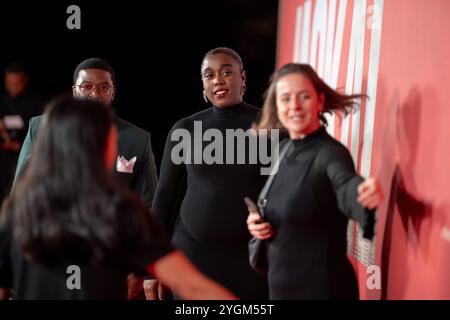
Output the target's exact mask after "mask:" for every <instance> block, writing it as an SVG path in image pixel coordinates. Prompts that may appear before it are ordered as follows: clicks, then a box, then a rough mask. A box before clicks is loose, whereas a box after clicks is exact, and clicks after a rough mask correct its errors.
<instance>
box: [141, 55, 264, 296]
mask: <svg viewBox="0 0 450 320" xmlns="http://www.w3.org/2000/svg"><path fill="white" fill-rule="evenodd" d="M201 76H202V81H203V88H204V91H203V95H204V98H205V100H206V101H208V100H209V101H210V102H211V103H212V105H213V106H212V107H211V108H209V109H206V110H204V111H201V112H198V113H196V114H194V115H192V116H190V117H187V118H184V119H182V120H180V121H178V122H177V123H176V124H175V125H174V127H173V128H172V130H171V132H170V133H169V135H168V138H167V142H166V146H165V150H164V156H163V159H162V164H161V172H160V180H159V182H158V186H157V189H156V193H155V197H154V200H153V207H152V212H153V214H154V215H155V216H156V217H157V218H158V219H159V220H160V221H161V222H162V223H163V224H164V225H165V226H166V227H167V228H168V229H169V230H171V231H172V232H173V244H174V245H175V246H176V247H177V248H179V249H181V250H182V251H183V252H184V253H185V254H186V255H187V256H188V257H189V258H190V259H191V261H192V262H193V263H194V264H196V266H197V267H198V268H199V269H200V270H201V271H202V272H204V273H205V274H206V275H208V276H209V277H211V278H212V279H215V280H216V281H218V282H219V283H221V284H222V285H224V286H225V287H227V288H228V289H230V290H231V291H232V292H234V293H235V294H236V295H237V296H238V297H239V298H241V299H266V298H267V297H268V289H267V281H266V278H265V277H263V276H261V275H259V274H258V273H256V272H255V271H253V270H252V269H251V267H250V266H249V263H248V250H247V243H248V240H249V239H250V235H249V234H248V231H247V229H246V224H245V221H246V218H247V212H246V209H245V205H244V202H243V198H244V197H245V196H252V197H254V198H256V197H257V195H258V193H259V191H260V190H261V188H262V186H263V185H264V182H265V179H266V177H265V176H262V175H261V173H260V168H261V167H260V165H258V164H249V161H245V163H246V164H237V162H236V160H237V159H236V155H237V153H238V152H239V151H242V148H245V150H246V156H247V157H248V140H246V144H245V145H244V146H237V147H236V146H235V147H234V157H233V159H232V160H233V161H231V162H232V163H227V155H228V156H229V155H230V150H227V149H226V147H227V146H226V143H225V137H226V133H225V130H226V129H243V130H244V131H245V130H247V129H249V128H250V127H251V124H252V123H253V122H254V121H255V120H256V118H257V115H258V113H259V112H260V109H258V108H256V107H253V106H251V105H249V104H247V103H245V102H244V101H243V99H242V96H243V94H244V92H245V80H246V76H245V71H244V70H243V64H242V61H241V58H240V57H239V55H238V54H237V53H236V52H235V51H233V50H231V49H229V48H216V49H213V50H211V51H209V52H208V53H207V54H206V55H205V57H204V59H203V63H202V65H201ZM200 127H201V130H200V133H201V135H198V132H197V131H198V130H199V129H198V128H200ZM195 128H197V129H195ZM208 129H213V131H212V132H216V133H217V132H220V133H221V135H222V137H223V143H222V144H221V146H223V151H222V152H223V154H222V155H219V156H218V159H223V164H220V163H219V164H218V163H214V164H207V163H208V160H207V159H205V158H204V157H202V153H200V154H194V153H196V152H197V153H198V150H201V151H203V150H205V147H207V146H208V145H209V144H211V141H202V135H203V133H205V131H206V130H208ZM217 130H218V131H217ZM196 132H197V134H196ZM177 133H181V134H186V133H188V134H189V136H190V137H191V139H192V141H191V144H190V146H191V148H190V151H191V155H190V156H191V157H189V156H188V155H186V154H184V156H186V157H187V158H186V159H187V161H184V162H183V163H179V161H177V156H178V155H179V150H178V149H177V145H179V143H180V141H178V139H174V137H176V136H177ZM178 138H179V136H178ZM172 140H175V141H172ZM213 140H214V138H213ZM199 146H200V147H201V148H198V147H199ZM196 147H197V148H196ZM238 148H240V149H241V150H238ZM173 153H174V154H173ZM213 156H214V153H213ZM216 156H217V155H216ZM196 158H197V160H195V159H196ZM246 160H248V158H246ZM228 162H229V161H228ZM184 181H185V182H186V184H187V189H186V191H184V188H183V182H184ZM180 200H181V207H180V208H178V207H177V205H176V204H177V203H178V202H179V201H180ZM156 284H157V282H156V281H154V280H153V281H151V280H147V281H146V285H145V287H146V294H147V297H148V298H149V296H151V298H156V299H157V298H158V297H156V296H157V294H155V290H156ZM159 298H161V297H159Z"/></svg>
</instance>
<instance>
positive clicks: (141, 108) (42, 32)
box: [0, 0, 278, 167]
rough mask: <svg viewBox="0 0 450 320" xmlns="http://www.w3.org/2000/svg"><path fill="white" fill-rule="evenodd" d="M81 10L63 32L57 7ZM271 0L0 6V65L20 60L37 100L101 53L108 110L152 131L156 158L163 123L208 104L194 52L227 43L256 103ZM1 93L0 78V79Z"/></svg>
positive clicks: (268, 51)
mask: <svg viewBox="0 0 450 320" xmlns="http://www.w3.org/2000/svg"><path fill="white" fill-rule="evenodd" d="M71 4H77V5H78V6H79V7H80V9H81V30H68V29H67V27H66V20H67V18H68V17H69V14H68V13H66V10H67V7H68V6H69V5H71ZM277 11H278V1H276V0H259V1H258V0H241V1H231V0H228V1H225V0H216V1H214V0H209V1H206V0H190V1H170V0H164V1H157V0H156V1H148V2H144V1H142V0H141V1H120V2H107V1H58V2H56V1H54V2H50V1H39V3H31V2H30V3H28V2H25V3H24V2H17V1H15V2H2V3H1V4H0V50H1V51H0V52H1V53H0V71H1V72H2V74H3V70H4V68H5V66H6V65H7V63H8V62H10V61H11V60H13V59H17V58H19V59H21V60H22V61H24V62H25V63H26V65H27V67H28V68H29V70H30V72H31V76H32V80H31V82H30V88H31V89H32V90H33V91H35V92H37V93H38V94H40V95H41V96H43V97H44V98H45V99H46V100H49V99H51V98H52V97H53V96H55V95H57V94H60V93H63V92H68V91H70V88H71V86H72V76H73V71H74V69H75V67H76V65H77V64H78V63H79V62H81V61H82V60H83V59H85V58H89V57H94V56H96V57H101V58H103V59H105V60H107V61H108V62H109V63H110V64H111V66H112V67H113V69H114V70H115V72H116V82H117V95H116V100H115V103H114V108H115V109H116V111H117V113H118V115H119V116H120V117H122V118H124V119H125V120H128V121H130V122H132V123H134V124H136V125H138V126H140V127H142V128H144V129H146V130H148V131H150V132H151V134H152V143H153V149H154V153H155V156H156V160H157V164H158V167H159V163H160V160H161V157H162V152H163V148H164V142H165V139H166V136H167V133H168V132H169V130H170V128H171V126H172V125H173V124H174V123H175V122H176V121H177V120H179V119H180V118H182V117H185V116H188V115H190V114H192V113H195V112H197V111H200V110H202V109H205V108H207V107H208V105H206V104H205V103H204V102H203V99H202V84H201V80H200V64H201V61H202V58H203V56H204V54H205V53H206V52H207V51H208V50H210V49H212V48H215V47H218V46H227V47H230V48H233V49H235V50H236V51H237V52H238V53H239V54H240V55H241V57H242V60H243V62H244V68H245V69H246V72H247V92H246V95H245V97H244V99H245V100H246V101H247V102H248V103H250V104H253V105H256V106H258V107H260V106H261V105H262V96H263V93H264V90H265V88H266V87H267V84H268V79H269V76H270V74H271V73H272V72H273V70H274V67H275V54H276V35H277ZM0 87H1V91H0V92H1V93H3V92H4V89H3V76H2V77H1V83H0Z"/></svg>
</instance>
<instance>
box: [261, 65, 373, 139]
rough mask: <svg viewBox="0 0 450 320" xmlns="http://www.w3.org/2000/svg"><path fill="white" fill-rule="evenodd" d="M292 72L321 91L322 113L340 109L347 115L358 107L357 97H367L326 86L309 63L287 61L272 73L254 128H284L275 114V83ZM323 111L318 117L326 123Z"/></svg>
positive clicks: (318, 91) (317, 91)
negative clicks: (322, 97) (322, 98)
mask: <svg viewBox="0 0 450 320" xmlns="http://www.w3.org/2000/svg"><path fill="white" fill-rule="evenodd" d="M292 73H299V74H302V75H304V76H306V77H307V78H308V79H309V80H310V81H311V82H312V84H313V86H314V89H315V90H316V93H317V95H320V94H321V93H323V95H324V97H325V100H324V105H323V113H332V112H334V111H341V112H343V113H344V115H347V114H348V113H350V112H351V111H353V110H354V109H355V108H356V107H358V102H357V99H366V98H368V97H367V95H364V94H351V95H346V94H341V93H339V92H337V91H336V90H334V89H332V88H331V87H330V86H328V85H327V84H326V83H325V82H324V81H323V80H322V79H321V78H320V77H319V76H318V75H317V73H316V72H315V71H314V69H313V68H312V67H311V66H310V65H309V64H302V63H287V64H285V65H283V66H282V67H281V68H279V69H278V70H276V71H275V72H274V73H273V74H272V76H271V78H270V85H269V88H268V89H267V90H266V92H265V94H264V105H263V108H262V114H261V118H260V120H259V122H257V123H255V124H254V125H253V128H254V129H256V130H259V129H268V130H270V129H284V128H283V125H282V124H281V122H280V120H279V119H278V116H277V107H276V97H277V93H276V85H277V82H278V80H280V79H281V78H283V77H284V76H286V75H288V74H292ZM323 113H322V114H320V116H319V119H320V120H321V122H322V123H323V124H324V125H327V119H326V118H325V117H324V115H323Z"/></svg>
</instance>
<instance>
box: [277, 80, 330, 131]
mask: <svg viewBox="0 0 450 320" xmlns="http://www.w3.org/2000/svg"><path fill="white" fill-rule="evenodd" d="M275 91H276V105H277V115H278V119H280V122H281V124H282V125H283V127H285V128H286V129H287V130H288V132H289V136H290V137H291V139H303V138H304V137H305V136H307V135H308V134H310V133H312V132H314V131H316V130H317V129H319V127H320V120H319V112H321V111H322V110H323V104H324V96H323V94H320V95H317V92H316V90H315V89H314V86H313V84H312V82H311V80H309V78H308V77H306V76H304V75H303V74H300V73H291V74H288V75H285V76H284V77H282V78H280V79H279V80H278V82H277V83H276V85H275Z"/></svg>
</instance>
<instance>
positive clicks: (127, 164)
mask: <svg viewBox="0 0 450 320" xmlns="http://www.w3.org/2000/svg"><path fill="white" fill-rule="evenodd" d="M135 163H136V157H133V158H131V159H130V160H127V159H125V158H124V157H123V156H120V157H117V163H116V170H117V172H125V173H133V168H134V164H135Z"/></svg>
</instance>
